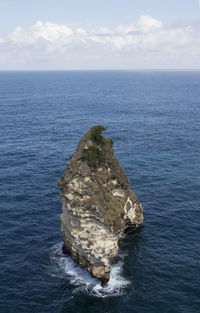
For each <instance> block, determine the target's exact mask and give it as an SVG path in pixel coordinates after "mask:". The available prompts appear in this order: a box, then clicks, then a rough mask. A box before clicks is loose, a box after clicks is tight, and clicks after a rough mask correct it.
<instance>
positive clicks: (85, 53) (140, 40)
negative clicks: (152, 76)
mask: <svg viewBox="0 0 200 313" xmlns="http://www.w3.org/2000/svg"><path fill="white" fill-rule="evenodd" d="M199 56H200V26H199V24H196V25H195V24H193V25H183V24H176V25H175V26H172V27H166V26H164V25H163V23H162V22H161V21H160V20H157V19H154V18H153V17H151V16H149V15H143V16H141V17H140V19H139V20H138V21H137V22H136V23H134V24H129V25H119V26H117V27H116V28H113V29H111V28H108V27H102V28H98V29H95V30H86V29H83V28H75V29H72V28H70V27H68V26H67V25H61V24H53V23H50V22H47V23H42V22H40V21H38V22H36V23H35V24H34V25H32V26H31V27H29V28H27V29H26V28H22V27H20V26H19V27H17V28H16V29H15V30H14V31H13V32H12V33H11V34H9V35H8V36H7V37H6V38H0V68H1V69H9V68H10V69H12V68H13V69H29V68H30V69H34V68H35V69H72V68H152V67H154V68H166V67H177V68H178V67H182V68H189V67H200V58H199Z"/></svg>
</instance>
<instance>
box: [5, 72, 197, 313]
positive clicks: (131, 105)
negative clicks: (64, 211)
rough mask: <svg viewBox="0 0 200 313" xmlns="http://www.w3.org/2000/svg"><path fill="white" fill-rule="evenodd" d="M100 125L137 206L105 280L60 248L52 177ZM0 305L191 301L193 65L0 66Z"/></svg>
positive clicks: (52, 307) (166, 310) (154, 310)
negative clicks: (140, 217)
mask: <svg viewBox="0 0 200 313" xmlns="http://www.w3.org/2000/svg"><path fill="white" fill-rule="evenodd" d="M98 124H101V125H104V126H107V127H108V130H107V131H106V133H105V136H107V137H112V138H113V141H114V150H115V155H116V156H117V158H118V160H119V162H120V164H121V165H122V167H123V168H124V170H125V173H126V175H127V176H128V178H129V180H130V184H131V188H132V189H133V191H134V192H135V194H136V195H137V197H138V199H139V200H140V201H141V203H142V205H143V207H144V224H143V225H142V227H141V228H139V229H138V230H137V231H132V232H131V233H129V234H128V235H127V236H126V238H125V239H124V241H123V244H122V246H121V247H120V251H119V255H118V257H117V258H116V259H115V260H114V261H113V262H112V270H111V279H110V282H109V284H108V286H107V287H105V288H102V287H101V286H100V283H99V282H98V281H97V280H96V279H94V278H92V277H90V275H89V274H88V273H87V272H85V271H84V270H82V269H81V268H79V266H78V265H76V264H75V263H74V262H73V261H72V260H71V259H70V257H67V256H64V255H63V254H62V251H61V246H62V235H61V230H60V221H59V215H60V214H61V200H60V198H59V195H58V185H57V182H58V180H59V179H60V177H61V176H62V174H63V172H64V170H65V168H66V163H67V161H68V159H69V157H70V155H71V154H72V153H73V152H74V151H75V149H76V147H77V144H78V141H79V140H80V138H81V137H82V136H83V135H84V133H85V132H86V131H87V130H88V129H89V128H90V127H92V126H94V125H98ZM0 125H1V128H0V149H1V153H0V166H1V168H0V219H1V227H0V235H1V244H0V256H1V262H0V266H1V268H0V273H1V277H0V279H1V282H0V312H1V313H86V312H87V313H93V312H95V313H100V312H102V313H199V312H200V219H199V217H200V201H199V198H200V197H199V194H200V72H198V71H196V72H195V71H194V72H190V71H187V72H183V71H179V72H178V71H175V72H173V71H66V72H65V71H63V72H0Z"/></svg>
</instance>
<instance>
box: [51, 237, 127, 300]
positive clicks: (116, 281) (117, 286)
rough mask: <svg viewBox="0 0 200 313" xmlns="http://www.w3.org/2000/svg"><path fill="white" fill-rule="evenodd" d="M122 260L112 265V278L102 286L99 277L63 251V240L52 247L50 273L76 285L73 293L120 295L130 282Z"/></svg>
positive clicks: (102, 295) (106, 295)
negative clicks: (125, 273)
mask: <svg viewBox="0 0 200 313" xmlns="http://www.w3.org/2000/svg"><path fill="white" fill-rule="evenodd" d="M121 259H122V260H119V261H117V262H116V263H115V264H112V265H111V272H110V280H109V282H108V284H107V285H106V286H105V287H101V283H100V281H99V280H98V279H95V278H93V277H92V276H91V275H90V274H89V273H88V272H87V271H85V270H84V269H82V268H81V267H80V266H79V265H78V264H76V263H75V262H74V261H73V260H72V259H71V257H70V256H66V255H64V254H63V253H62V242H61V243H59V244H56V245H54V246H53V247H52V249H51V252H50V260H51V264H52V268H51V271H50V275H51V276H53V277H60V278H63V279H67V280H68V281H69V282H70V284H71V285H73V287H74V291H73V293H87V294H89V295H92V296H96V297H108V296H119V295H122V294H123V293H124V292H125V288H126V287H127V286H128V285H129V284H130V282H129V281H128V280H127V279H126V278H124V277H123V276H122V267H123V256H121Z"/></svg>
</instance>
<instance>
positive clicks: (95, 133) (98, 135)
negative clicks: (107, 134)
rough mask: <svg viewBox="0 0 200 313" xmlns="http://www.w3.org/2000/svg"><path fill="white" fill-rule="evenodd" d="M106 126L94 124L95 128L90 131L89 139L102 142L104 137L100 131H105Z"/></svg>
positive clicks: (97, 142)
mask: <svg viewBox="0 0 200 313" xmlns="http://www.w3.org/2000/svg"><path fill="white" fill-rule="evenodd" d="M106 129H107V127H104V126H101V125H97V126H95V128H94V129H93V130H92V133H91V139H92V141H93V142H95V143H96V144H98V145H101V144H103V142H104V138H103V136H102V135H101V133H102V131H106Z"/></svg>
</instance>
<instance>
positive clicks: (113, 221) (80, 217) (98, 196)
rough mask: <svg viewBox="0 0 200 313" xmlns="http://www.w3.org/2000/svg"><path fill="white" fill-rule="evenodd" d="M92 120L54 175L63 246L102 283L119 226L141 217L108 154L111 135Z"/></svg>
mask: <svg viewBox="0 0 200 313" xmlns="http://www.w3.org/2000/svg"><path fill="white" fill-rule="evenodd" d="M104 130H105V128H104V127H102V126H95V127H93V128H91V129H90V130H89V131H88V132H87V133H86V134H85V135H84V137H83V138H82V139H81V140H80V142H79V144H78V148H77V150H76V152H75V153H74V154H73V155H72V156H71V158H70V161H69V162H68V166H67V169H66V170H65V172H64V175H63V176H62V178H61V180H60V181H59V187H60V196H61V199H62V203H63V206H62V211H63V213H62V215H61V217H60V219H61V229H62V234H63V240H64V245H63V252H65V253H69V254H70V255H71V256H72V258H73V259H74V260H75V261H76V262H78V263H79V264H80V265H81V266H82V267H83V268H85V269H87V270H88V271H89V272H90V273H91V274H92V275H93V276H94V277H97V278H99V279H100V280H101V282H102V285H104V284H105V283H106V282H107V281H108V280H109V276H110V260H111V259H113V258H114V257H115V256H116V255H117V253H118V243H119V240H120V239H121V238H123V236H124V231H125V229H127V228H129V227H137V226H138V225H139V224H141V223H142V222H143V213H142V211H143V208H142V205H141V204H140V202H139V201H138V200H137V198H136V196H135V194H134V193H133V192H132V191H131V189H129V181H128V179H127V177H126V176H125V174H124V171H123V169H122V168H121V166H120V164H119V162H118V160H117V159H116V158H115V156H114V152H113V148H112V146H113V142H112V139H108V138H104V137H103V136H102V135H101V132H102V131H104Z"/></svg>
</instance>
